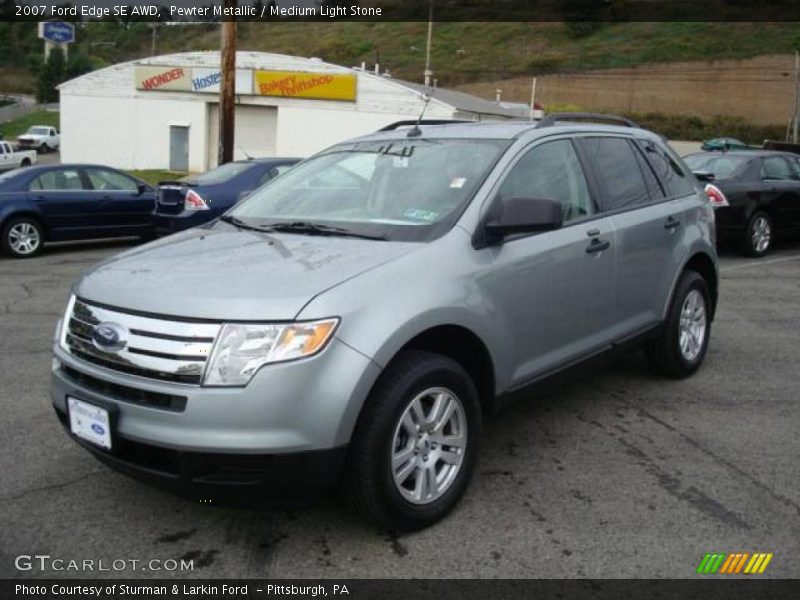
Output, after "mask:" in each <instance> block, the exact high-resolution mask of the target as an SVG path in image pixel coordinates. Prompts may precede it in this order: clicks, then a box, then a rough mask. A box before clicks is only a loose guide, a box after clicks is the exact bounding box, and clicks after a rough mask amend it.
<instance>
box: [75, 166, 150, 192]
mask: <svg viewBox="0 0 800 600" xmlns="http://www.w3.org/2000/svg"><path fill="white" fill-rule="evenodd" d="M86 175H87V176H88V177H89V181H90V182H91V183H92V188H94V189H95V190H101V191H106V192H136V191H138V189H139V185H138V184H137V183H136V182H135V181H134V180H133V179H130V178H129V177H125V175H123V174H122V173H117V172H116V171H109V170H108V169H86Z"/></svg>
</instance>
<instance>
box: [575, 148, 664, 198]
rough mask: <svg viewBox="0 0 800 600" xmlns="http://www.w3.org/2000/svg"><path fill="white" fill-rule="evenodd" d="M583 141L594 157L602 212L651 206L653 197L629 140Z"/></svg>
mask: <svg viewBox="0 0 800 600" xmlns="http://www.w3.org/2000/svg"><path fill="white" fill-rule="evenodd" d="M582 141H583V144H584V145H585V148H586V151H587V152H588V154H589V156H591V157H592V167H593V170H594V171H595V173H596V174H597V179H598V182H599V184H600V188H601V190H602V192H603V198H602V202H601V204H602V206H601V208H602V209H603V210H604V211H611V210H619V209H621V208H630V207H633V206H638V205H640V204H646V203H648V202H650V200H651V198H650V193H649V192H648V189H647V185H646V184H645V181H644V177H643V175H642V171H641V169H640V168H639V163H638V162H637V161H636V156H635V155H634V149H633V147H632V146H631V144H630V142H628V140H625V139H622V138H614V137H595V138H584V139H583V140H582Z"/></svg>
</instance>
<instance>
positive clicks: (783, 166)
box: [761, 156, 792, 181]
mask: <svg viewBox="0 0 800 600" xmlns="http://www.w3.org/2000/svg"><path fill="white" fill-rule="evenodd" d="M761 179H772V180H775V179H777V180H781V181H782V180H786V179H792V169H791V167H789V163H788V162H786V160H784V158H783V157H782V156H769V157H767V158H765V159H763V160H762V161H761Z"/></svg>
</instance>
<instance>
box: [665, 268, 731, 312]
mask: <svg viewBox="0 0 800 600" xmlns="http://www.w3.org/2000/svg"><path fill="white" fill-rule="evenodd" d="M684 271H694V272H695V273H698V274H699V275H700V276H701V277H702V278H703V279H704V280H705V281H706V284H707V285H708V291H709V294H710V295H711V311H710V312H711V319H712V320H713V319H714V315H715V314H716V312H717V301H718V298H719V273H718V272H717V266H716V263H715V262H714V260H713V259H712V258H711V256H709V255H708V254H707V253H705V252H696V253H695V254H693V255H692V256H690V257H689V259H688V260H687V261H686V263H684V265H683V268H682V269H681V273H683V272H684ZM679 280H680V277H678V278H676V280H675V284H674V285H673V288H672V293H671V294H670V305H671V304H672V297H673V296H674V294H675V288H676V287H677V285H678V281H679Z"/></svg>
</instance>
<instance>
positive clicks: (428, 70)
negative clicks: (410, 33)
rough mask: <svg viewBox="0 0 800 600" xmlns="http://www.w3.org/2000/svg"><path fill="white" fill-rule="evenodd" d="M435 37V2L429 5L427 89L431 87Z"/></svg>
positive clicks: (431, 1) (426, 62)
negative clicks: (432, 47)
mask: <svg viewBox="0 0 800 600" xmlns="http://www.w3.org/2000/svg"><path fill="white" fill-rule="evenodd" d="M432 37H433V0H430V4H428V44H427V46H426V48H425V87H426V88H427V87H430V86H431V77H433V71H431V39H432Z"/></svg>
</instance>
